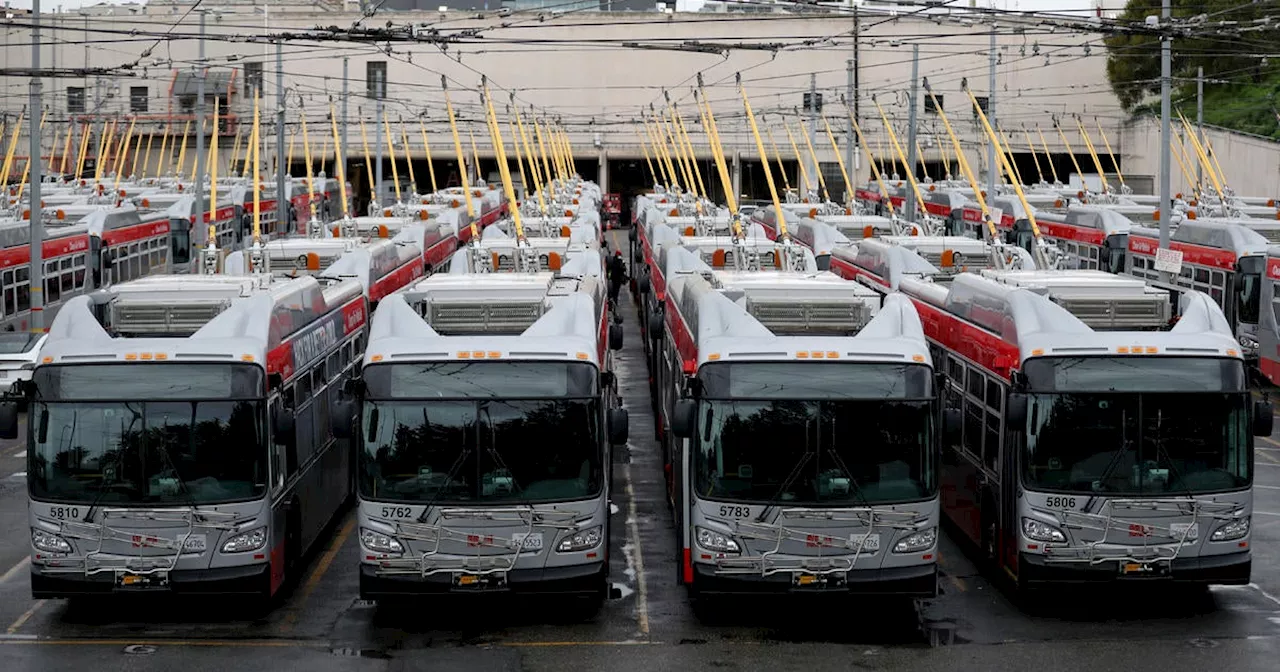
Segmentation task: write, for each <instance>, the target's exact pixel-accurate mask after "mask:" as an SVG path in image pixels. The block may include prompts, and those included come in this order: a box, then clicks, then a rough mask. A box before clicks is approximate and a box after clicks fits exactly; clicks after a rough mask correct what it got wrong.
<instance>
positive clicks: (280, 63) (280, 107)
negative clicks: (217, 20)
mask: <svg viewBox="0 0 1280 672" xmlns="http://www.w3.org/2000/svg"><path fill="white" fill-rule="evenodd" d="M284 103H285V101H284V42H282V41H280V40H278V39H277V40H276V226H277V227H282V228H280V229H278V230H283V231H288V230H289V229H291V228H292V226H291V224H292V223H291V222H289V221H288V220H289V192H288V190H287V189H285V183H284V178H285V174H286V173H285V170H286V169H287V166H285V165H284V160H285V159H284Z"/></svg>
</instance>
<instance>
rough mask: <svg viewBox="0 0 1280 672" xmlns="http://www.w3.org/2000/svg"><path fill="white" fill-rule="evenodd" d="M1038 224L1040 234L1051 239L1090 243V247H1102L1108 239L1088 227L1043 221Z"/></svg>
mask: <svg viewBox="0 0 1280 672" xmlns="http://www.w3.org/2000/svg"><path fill="white" fill-rule="evenodd" d="M1036 224H1038V225H1039V226H1040V232H1041V233H1043V234H1044V235H1046V236H1049V237H1050V238H1059V239H1062V240H1070V241H1074V242H1077V243H1088V244H1090V245H1102V242H1103V241H1104V240H1105V239H1106V236H1105V235H1104V234H1103V233H1102V232H1101V231H1099V230H1097V229H1090V228H1088V227H1082V226H1072V225H1071V224H1060V223H1058V222H1043V221H1038V222H1036Z"/></svg>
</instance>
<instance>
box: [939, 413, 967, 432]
mask: <svg viewBox="0 0 1280 672" xmlns="http://www.w3.org/2000/svg"><path fill="white" fill-rule="evenodd" d="M962 427H964V413H963V412H962V411H961V410H960V409H958V408H944V409H942V433H943V434H944V435H946V436H953V435H955V434H956V433H958V432H959V431H960V429H961V428H962Z"/></svg>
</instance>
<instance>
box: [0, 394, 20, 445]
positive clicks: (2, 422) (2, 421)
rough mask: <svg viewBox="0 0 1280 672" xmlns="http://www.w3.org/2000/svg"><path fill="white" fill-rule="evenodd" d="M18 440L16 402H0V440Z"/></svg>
mask: <svg viewBox="0 0 1280 672" xmlns="http://www.w3.org/2000/svg"><path fill="white" fill-rule="evenodd" d="M16 438H18V402H16V401H0V439H16Z"/></svg>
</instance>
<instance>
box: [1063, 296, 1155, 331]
mask: <svg viewBox="0 0 1280 672" xmlns="http://www.w3.org/2000/svg"><path fill="white" fill-rule="evenodd" d="M1054 302H1055V303H1057V304H1058V305H1060V306H1062V307H1063V308H1065V309H1066V310H1067V312H1069V313H1071V314H1072V315H1075V316H1076V317H1077V318H1079V319H1080V321H1081V322H1084V323H1085V324H1087V325H1089V326H1090V327H1092V328H1094V329H1140V328H1144V327H1145V328H1163V327H1167V326H1168V324H1169V319H1170V314H1169V310H1170V309H1169V302H1168V300H1166V299H1165V298H1164V297H1160V296H1149V297H1143V298H1140V299H1065V298H1055V299H1054Z"/></svg>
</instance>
